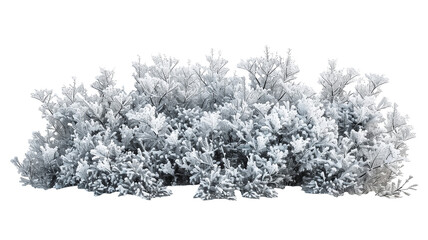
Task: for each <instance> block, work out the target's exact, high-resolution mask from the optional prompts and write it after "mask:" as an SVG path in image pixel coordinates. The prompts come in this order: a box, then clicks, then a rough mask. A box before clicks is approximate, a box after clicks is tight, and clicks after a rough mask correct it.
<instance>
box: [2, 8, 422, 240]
mask: <svg viewBox="0 0 428 240" xmlns="http://www.w3.org/2000/svg"><path fill="white" fill-rule="evenodd" d="M427 10H428V8H427V6H425V5H424V1H411V0H407V1H400V2H399V1H353V2H350V1H270V0H263V1H233V2H232V1H220V0H216V1H186V0H182V1H162V0H158V1H124V0H122V1H116V2H112V1H90V2H89V1H67V2H65V1H61V2H60V1H44V0H39V1H18V0H16V1H1V2H0V80H1V83H2V86H1V90H0V91H1V93H0V97H1V101H0V104H1V108H0V109H1V117H0V121H1V123H0V127H1V131H0V133H1V135H2V136H1V140H0V141H1V143H0V149H1V161H0V164H1V166H0V171H1V172H0V184H1V188H0V191H1V198H0V199H1V200H0V201H1V204H0V210H1V212H0V219H1V225H0V229H1V230H0V236H1V237H0V238H1V239H29V238H34V239H42V237H43V238H44V239H76V238H82V239H84V238H88V237H93V238H104V239H110V238H119V237H121V238H122V237H123V238H125V237H127V238H129V237H133V238H134V239H138V238H143V237H153V238H161V239H163V238H172V237H175V238H186V239H202V238H203V239H214V238H219V237H220V238H226V239H228V238H236V239H238V238H240V239H246V238H247V239H253V238H275V239H285V238H293V237H298V238H303V239H306V238H309V237H311V238H313V237H316V238H317V239H318V238H321V239H323V238H328V239H341V238H344V237H346V238H348V239H362V238H365V239H373V238H375V237H379V238H380V237H382V238H383V239H387V238H388V239H396V238H397V239H398V238H403V237H406V239H428V238H427V237H428V234H427V233H426V230H425V229H423V227H426V226H425V225H426V224H424V222H425V223H426V220H427V219H426V216H428V211H427V205H426V203H427V200H428V198H427V178H426V170H425V169H426V168H427V159H426V154H425V151H424V150H425V149H426V146H425V143H426V137H427V135H428V131H427V124H426V123H425V121H426V118H425V117H426V115H427V114H426V111H427V108H426V103H427V100H428V99H427V93H426V92H427V91H426V88H425V87H426V86H427V84H426V83H427V81H428V79H427V73H426V72H427V71H426V69H427V60H426V59H427V58H426V57H427V54H428V47H427V43H428V36H427V31H426V28H427V25H426V23H427V22H428V15H427V14H426V11H427ZM266 45H268V46H269V47H270V48H271V49H272V50H273V51H278V52H279V53H281V54H285V53H286V51H287V49H288V48H291V49H292V52H293V55H294V57H295V59H296V62H297V64H298V65H299V67H300V69H301V72H300V73H299V78H298V80H297V81H302V82H305V83H306V84H308V85H310V86H312V87H314V88H318V85H317V80H318V75H319V73H320V72H321V71H323V70H324V69H326V67H327V61H328V59H337V60H338V61H339V62H338V63H339V66H340V67H354V68H356V69H357V70H359V71H360V72H361V73H380V74H384V75H386V76H387V77H388V78H389V79H390V83H389V84H388V85H387V86H386V87H385V88H384V95H385V96H387V97H388V98H389V99H390V100H392V101H394V102H397V103H398V104H399V107H400V109H401V112H404V113H406V114H408V115H409V116H410V122H411V124H412V125H413V126H414V127H415V132H416V134H417V137H416V139H414V140H412V141H411V142H410V151H409V153H410V155H409V158H410V159H411V161H412V162H409V163H408V164H407V166H406V169H405V170H404V171H405V173H407V174H412V175H413V176H414V177H415V178H414V182H416V183H418V184H419V185H420V186H419V190H418V191H416V192H414V193H413V195H412V196H411V197H405V198H402V199H397V200H390V199H384V198H378V197H374V196H373V195H366V196H344V197H340V198H334V197H331V196H322V195H309V194H304V193H303V192H301V191H300V190H299V189H293V188H290V189H286V190H284V191H280V196H279V198H277V199H263V200H248V199H239V200H238V201H235V202H230V201H221V200H220V201H209V202H202V201H201V200H199V199H192V195H193V193H194V191H195V190H196V188H195V187H182V188H174V189H173V191H174V195H173V196H172V197H167V198H163V199H154V200H152V201H145V200H142V199H139V198H136V197H132V196H126V197H123V198H117V197H116V195H110V196H101V197H93V196H92V194H91V193H88V192H86V191H83V190H77V189H75V188H70V189H62V190H58V191H57V190H48V191H44V190H40V189H33V188H31V187H22V186H21V185H20V183H19V182H18V180H19V176H18V174H17V172H16V169H15V168H14V167H13V165H12V164H11V163H10V161H9V160H10V159H11V158H13V157H14V156H18V157H20V158H21V159H22V157H23V156H24V153H25V152H26V151H27V149H28V139H29V138H30V137H31V133H32V132H33V131H35V130H42V129H43V128H44V126H45V122H44V121H43V120H42V119H41V117H40V114H39V112H38V103H37V102H36V100H33V99H31V98H30V93H31V92H32V91H33V90H34V89H41V88H48V89H55V90H57V91H59V90H60V88H61V86H63V85H65V84H68V83H70V81H71V77H72V76H75V77H77V80H78V81H79V82H83V83H84V84H85V85H86V86H89V84H90V83H92V81H93V80H94V77H95V76H96V75H97V74H98V72H99V68H100V67H104V68H107V69H114V70H115V73H116V75H115V76H116V80H117V81H118V84H119V85H124V86H125V88H126V89H130V88H131V87H132V84H133V79H132V77H131V74H132V67H131V63H132V61H135V60H136V59H137V55H141V57H142V59H143V60H147V61H148V60H149V59H150V56H151V55H154V54H158V53H164V54H166V55H171V56H174V57H176V58H178V59H180V60H181V61H182V62H186V61H187V60H188V59H190V60H191V61H192V62H195V61H203V60H204V56H205V55H206V54H207V53H209V51H210V49H211V48H214V49H216V50H221V51H222V53H223V56H225V57H226V58H227V59H229V60H230V65H229V67H230V68H232V69H233V68H234V66H235V65H236V63H238V62H239V61H240V60H241V59H245V58H248V57H253V56H260V55H261V54H262V53H263V50H264V47H265V46H266ZM424 173H425V174H424Z"/></svg>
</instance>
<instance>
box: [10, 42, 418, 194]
mask: <svg viewBox="0 0 428 240" xmlns="http://www.w3.org/2000/svg"><path fill="white" fill-rule="evenodd" d="M227 64H228V61H227V60H225V59H224V58H222V57H221V55H220V54H215V53H214V51H212V52H211V54H210V55H208V56H207V64H206V65H201V64H194V65H190V64H187V65H180V64H179V61H178V60H177V59H174V58H169V57H165V56H161V55H159V56H155V57H153V64H152V65H147V64H145V63H141V61H140V60H138V62H135V63H133V65H132V66H133V67H134V69H135V73H134V75H133V76H134V79H135V90H133V91H131V92H129V93H128V92H126V91H124V90H123V89H121V88H118V87H116V82H115V80H114V73H113V72H111V71H107V70H104V69H102V70H101V74H100V76H98V77H97V78H96V81H95V82H94V83H93V84H92V85H91V87H92V88H94V89H95V90H96V94H92V95H91V94H90V93H88V91H87V90H86V89H85V88H84V87H83V85H78V84H77V83H76V81H75V80H74V81H73V83H72V84H71V85H70V86H67V87H64V88H63V91H62V95H55V94H54V93H53V92H52V91H50V90H38V91H36V92H35V93H34V94H33V95H32V97H33V98H35V99H37V100H39V101H40V102H41V107H40V110H41V112H42V116H43V118H45V119H46V120H47V123H48V125H47V129H46V132H45V133H44V134H42V133H39V132H36V133H34V134H33V139H32V140H31V145H30V150H29V151H28V152H27V154H26V157H25V159H24V160H23V161H22V162H20V161H18V160H17V159H16V158H15V159H13V160H12V162H13V163H14V164H15V165H16V166H17V167H18V169H19V172H20V173H21V175H22V182H23V183H24V184H30V185H32V186H34V187H41V188H52V187H55V188H63V187H67V186H76V185H77V186H78V187H80V188H84V189H87V190H89V191H93V192H94V193H95V194H103V193H111V192H119V193H120V194H121V195H122V194H133V195H137V196H141V197H143V198H147V199H150V198H152V197H158V196H166V195H170V194H171V192H170V191H169V190H168V189H167V188H166V186H170V185H186V184H199V188H198V192H197V193H196V195H195V197H200V198H202V199H215V198H227V199H235V190H239V191H241V193H242V196H244V197H249V198H259V197H262V196H263V197H275V196H277V193H276V192H275V190H274V188H283V187H285V186H290V185H291V186H296V185H297V186H301V187H302V188H303V190H304V191H306V192H309V193H328V194H332V195H335V196H339V195H342V194H343V193H345V192H348V193H350V194H363V193H367V192H370V191H374V192H375V193H376V194H377V195H380V196H388V197H397V196H400V193H406V194H408V193H407V190H409V189H414V187H415V185H410V186H408V184H407V183H408V180H406V181H405V182H404V183H402V181H401V180H399V179H398V178H399V177H400V176H401V174H402V173H401V171H400V169H401V167H402V165H403V162H404V161H406V160H407V159H406V156H407V153H406V151H407V145H406V141H407V140H409V139H411V138H413V137H414V133H413V132H412V128H411V126H409V125H408V124H407V123H406V117H404V116H402V115H401V114H400V113H399V112H398V108H397V105H396V104H390V103H389V102H388V101H387V100H386V99H385V98H381V99H379V98H378V96H379V95H380V93H381V89H380V87H381V85H383V84H385V83H387V82H388V79H386V78H385V77H383V76H381V75H376V74H367V75H365V76H364V77H362V76H360V75H359V74H358V73H357V72H356V71H355V70H354V69H347V70H341V69H338V68H337V64H336V62H335V61H330V62H329V69H328V70H327V71H326V72H323V73H321V75H320V79H319V83H320V84H321V85H322V87H323V88H322V91H321V92H320V93H319V94H317V93H315V92H314V91H313V90H311V89H310V88H309V87H307V86H305V85H304V84H302V83H297V82H296V78H297V74H298V72H299V68H298V67H297V65H296V64H295V63H294V60H293V59H292V57H291V54H290V52H288V54H287V56H286V57H281V56H279V55H277V54H272V53H271V52H270V51H269V49H268V48H266V50H265V54H264V55H263V56H262V57H256V58H251V59H248V60H245V61H242V62H241V63H240V64H239V65H238V67H239V68H241V69H244V70H245V71H246V72H247V73H248V77H239V76H236V74H235V75H230V74H229V68H227ZM352 84H354V85H355V87H354V90H352V88H351V85H352ZM396 179H398V182H397V183H396V182H395V181H396Z"/></svg>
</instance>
